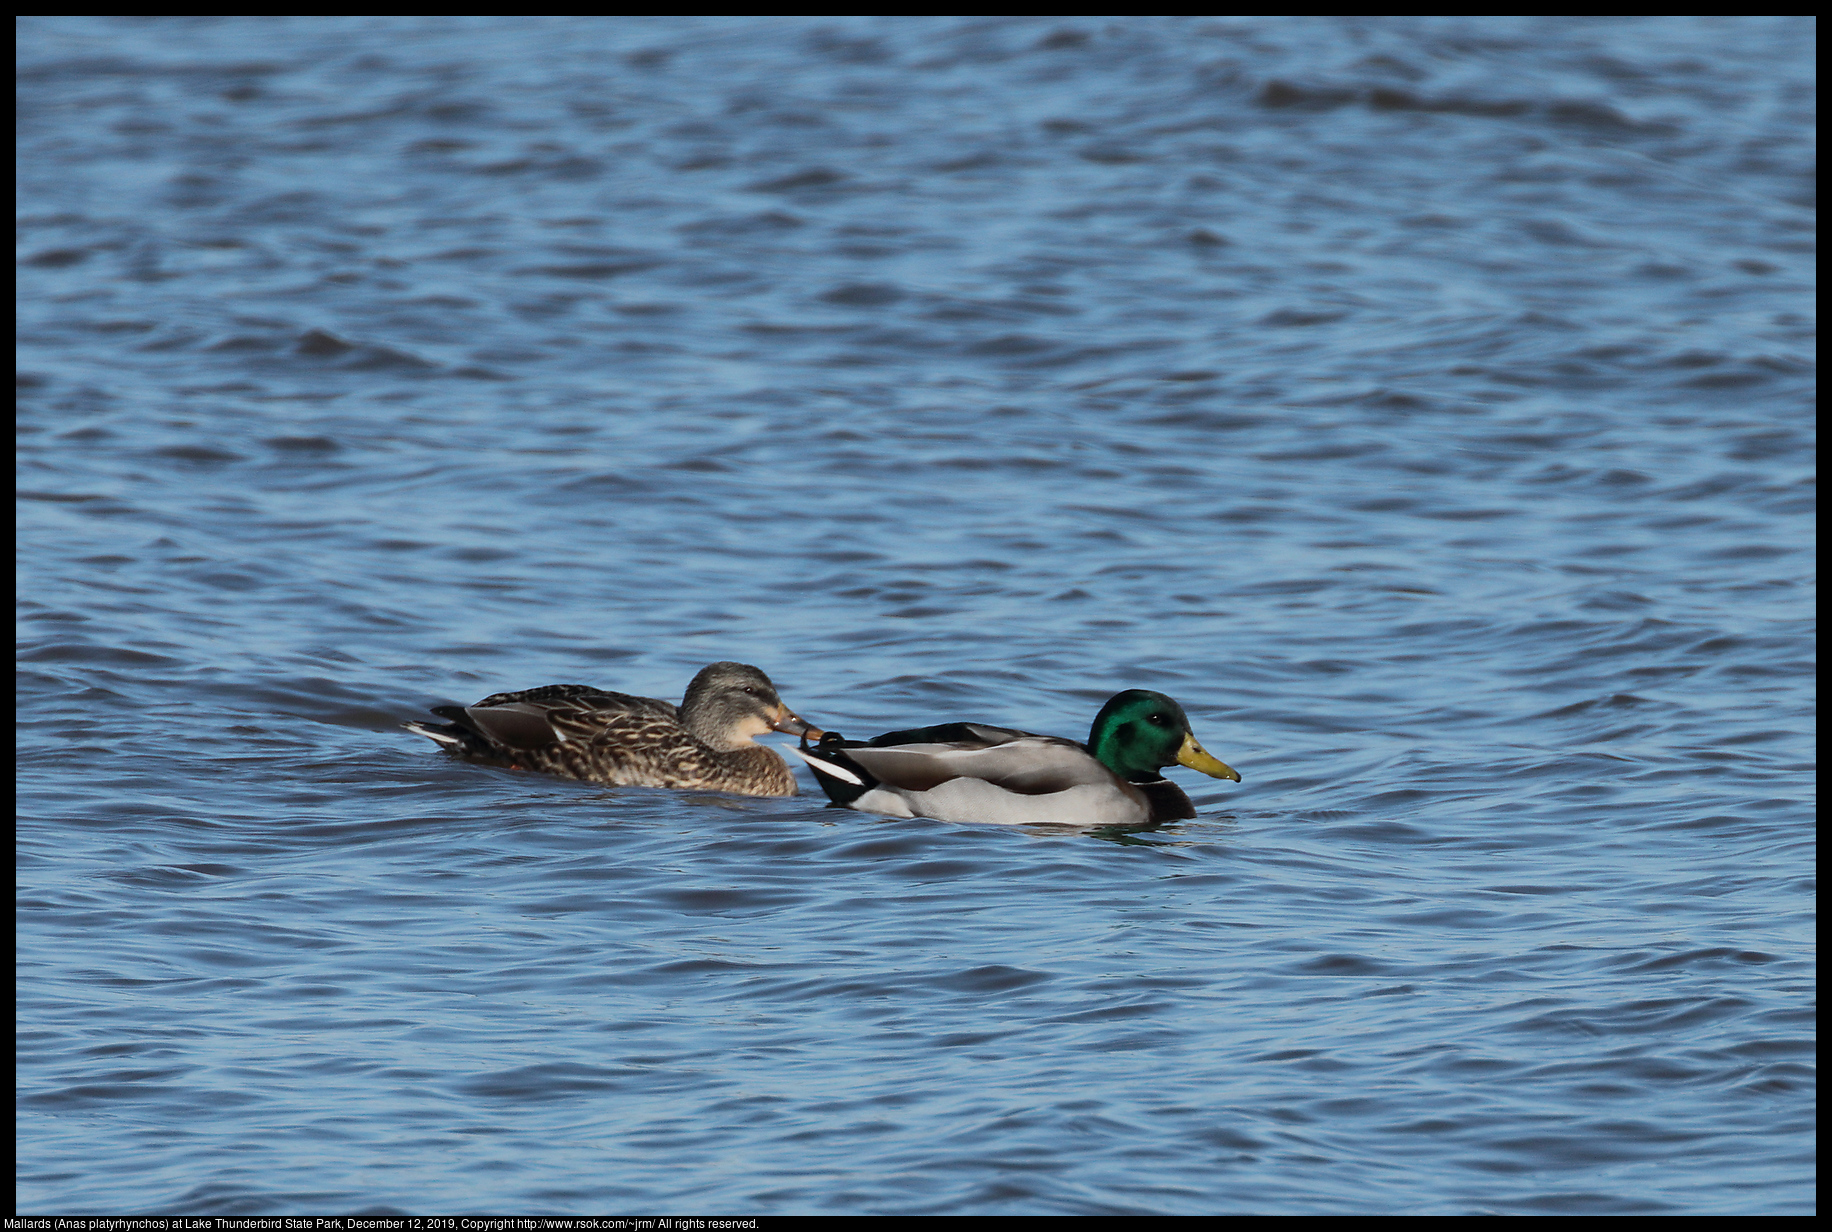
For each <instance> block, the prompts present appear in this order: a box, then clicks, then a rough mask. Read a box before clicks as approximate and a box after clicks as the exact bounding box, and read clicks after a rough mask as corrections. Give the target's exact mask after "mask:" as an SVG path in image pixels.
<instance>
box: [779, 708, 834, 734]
mask: <svg viewBox="0 0 1832 1232" xmlns="http://www.w3.org/2000/svg"><path fill="white" fill-rule="evenodd" d="M770 727H771V728H772V729H773V730H775V731H779V732H787V733H789V735H791V736H800V737H801V738H802V739H803V740H819V739H820V738H821V737H822V736H824V735H826V734H827V733H826V732H824V731H822V730H821V729H820V728H818V727H816V726H815V725H814V724H812V723H810V722H808V721H807V720H806V719H804V718H802V717H801V716H799V715H797V714H796V713H795V712H794V711H793V710H790V709H788V708H787V707H784V708H783V710H782V713H780V714H778V715H776V716H774V717H773V718H771V719H770Z"/></svg>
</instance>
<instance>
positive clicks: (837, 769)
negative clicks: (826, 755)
mask: <svg viewBox="0 0 1832 1232" xmlns="http://www.w3.org/2000/svg"><path fill="white" fill-rule="evenodd" d="M789 752H791V753H793V754H795V755H796V756H797V757H799V758H801V759H802V760H803V761H805V762H807V763H808V764H809V765H810V766H819V767H820V768H821V772H822V773H824V774H831V775H832V776H833V777H834V778H836V779H839V780H841V781H842V782H846V783H851V784H852V785H853V786H854V787H863V786H865V780H863V779H861V778H860V777H859V776H858V775H856V774H854V773H853V772H852V771H850V770H848V769H847V768H846V767H845V766H836V765H834V764H833V763H832V762H830V761H822V760H821V759H820V758H818V757H810V756H809V755H808V753H807V750H805V749H798V748H796V747H795V746H794V745H790V746H789Z"/></svg>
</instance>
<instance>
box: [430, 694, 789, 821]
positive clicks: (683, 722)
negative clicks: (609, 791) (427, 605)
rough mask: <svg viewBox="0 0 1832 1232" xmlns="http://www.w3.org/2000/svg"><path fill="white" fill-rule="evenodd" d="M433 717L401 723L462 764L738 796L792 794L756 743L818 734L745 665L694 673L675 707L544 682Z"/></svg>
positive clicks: (776, 764)
mask: <svg viewBox="0 0 1832 1232" xmlns="http://www.w3.org/2000/svg"><path fill="white" fill-rule="evenodd" d="M432 711H433V713H434V714H436V715H438V716H440V717H441V718H446V719H451V720H452V722H451V723H449V724H443V723H404V724H402V726H404V727H406V728H407V730H408V731H411V732H418V733H419V734H420V735H422V736H425V737H427V738H428V739H430V740H434V741H437V742H438V743H439V744H440V745H442V746H443V747H444V748H445V750H446V752H448V753H453V754H455V755H457V756H459V757H462V758H464V759H465V760H466V761H475V762H481V763H483V764H484V765H486V766H507V767H508V768H509V769H511V770H539V771H541V772H542V773H543V774H557V775H560V776H561V777H563V778H569V779H582V780H584V781H585V782H587V783H602V784H604V785H605V786H607V787H697V788H702V789H704V790H707V791H729V792H734V793H736V794H738V795H741V796H792V795H794V794H795V777H794V776H793V775H791V774H790V773H789V767H788V764H787V763H785V762H784V761H783V759H782V758H781V757H779V756H777V754H776V753H775V752H774V751H773V750H771V749H767V748H765V747H764V746H763V745H761V744H758V743H756V741H755V740H754V739H753V738H754V737H756V736H760V735H762V734H763V733H764V732H766V731H780V732H788V733H790V734H791V735H797V736H802V737H804V738H806V737H809V736H813V737H816V738H819V737H820V736H821V735H823V733H822V732H821V730H820V729H819V728H817V727H813V726H810V725H809V724H808V723H806V722H804V721H803V720H801V719H800V718H797V717H796V715H795V713H794V712H793V711H791V710H790V709H789V708H788V707H787V706H785V705H783V704H782V698H780V697H778V696H776V686H775V685H773V684H771V683H770V678H769V677H768V676H766V675H764V674H763V673H762V672H760V671H758V670H757V669H756V668H754V667H752V666H750V665H749V664H746V663H714V664H712V665H711V666H710V667H705V668H701V669H700V673H699V675H697V676H695V677H694V678H693V683H691V684H689V685H688V686H687V695H686V696H685V697H684V698H682V699H681V704H680V706H679V707H678V708H677V707H676V706H674V705H673V704H672V703H670V702H665V701H662V700H660V699H659V698H654V697H632V696H631V695H630V694H628V693H611V692H608V691H606V690H604V689H594V688H592V687H591V686H590V685H584V684H550V685H544V686H543V687H541V688H538V689H523V690H522V691H521V692H519V693H492V694H491V695H490V696H488V697H486V698H484V699H483V700H482V701H480V702H478V703H477V704H476V705H475V706H434V707H433V708H432Z"/></svg>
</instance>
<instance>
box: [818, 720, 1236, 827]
mask: <svg viewBox="0 0 1832 1232" xmlns="http://www.w3.org/2000/svg"><path fill="white" fill-rule="evenodd" d="M794 751H795V752H796V753H798V754H800V756H801V757H802V759H803V760H804V761H806V762H807V763H808V764H809V765H810V766H812V767H813V768H814V777H815V778H817V779H819V780H820V784H821V786H822V787H823V788H825V789H826V792H827V795H828V796H829V797H831V798H832V799H833V802H834V803H835V804H844V805H847V806H849V807H851V808H856V809H863V810H864V811H866V812H868V813H889V814H890V815H892V816H894V817H934V818H938V819H939V820H942V821H991V822H999V823H1002V824H1006V825H1015V824H1020V823H1023V822H1032V821H1054V822H1066V823H1069V824H1071V825H1084V826H1125V825H1144V824H1147V823H1149V822H1158V821H1173V820H1176V819H1177V818H1180V817H1194V816H1195V815H1196V809H1195V806H1194V805H1192V804H1191V803H1190V798H1189V797H1188V796H1186V795H1184V794H1183V789H1182V788H1180V787H1178V786H1177V785H1176V784H1175V783H1173V782H1171V781H1170V780H1169V779H1167V778H1165V777H1164V776H1163V775H1162V774H1159V773H1158V770H1159V767H1161V766H1167V765H1169V764H1170V763H1172V762H1176V763H1177V764H1178V765H1182V766H1188V767H1189V768H1190V769H1192V770H1200V771H1202V773H1204V774H1207V775H1211V776H1213V777H1215V778H1218V779H1233V780H1234V781H1235V782H1236V783H1238V782H1240V775H1239V774H1237V773H1235V771H1234V770H1233V769H1231V768H1230V767H1228V766H1225V765H1223V764H1222V763H1221V762H1219V761H1217V760H1215V758H1213V757H1211V756H1210V755H1209V754H1208V752H1207V751H1205V750H1204V749H1203V747H1202V745H1201V744H1199V743H1197V741H1196V737H1195V734H1194V733H1192V732H1191V731H1190V721H1189V717H1188V716H1187V715H1185V714H1184V713H1183V707H1181V706H1179V705H1178V704H1177V703H1176V702H1174V701H1172V700H1171V699H1170V698H1168V697H1166V696H1164V694H1162V693H1153V692H1151V691H1150V690H1148V689H1128V690H1126V691H1125V692H1124V693H1116V694H1115V695H1114V696H1113V697H1112V698H1111V699H1110V700H1109V701H1108V702H1107V704H1106V705H1105V706H1102V707H1101V708H1100V713H1099V714H1097V715H1095V716H1094V727H1093V730H1091V731H1090V732H1089V733H1088V743H1087V744H1085V745H1082V744H1077V743H1075V741H1073V740H1064V739H1062V738H1061V737H1059V736H1036V735H1032V734H1031V733H1030V732H1021V731H1013V730H1012V729H1010V728H1007V727H988V726H986V725H985V724H982V723H944V724H941V725H939V726H936V727H917V728H912V729H910V730H908V731H894V732H887V733H885V734H884V735H882V736H879V737H878V738H877V739H875V740H869V741H864V742H860V741H856V740H842V739H841V738H840V737H839V735H838V734H837V733H832V732H830V733H828V734H827V736H826V737H825V738H824V739H822V741H821V743H820V744H819V745H818V746H817V747H815V748H812V749H809V748H806V747H803V748H799V749H796V750H794Z"/></svg>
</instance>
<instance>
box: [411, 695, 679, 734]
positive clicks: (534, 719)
mask: <svg viewBox="0 0 1832 1232" xmlns="http://www.w3.org/2000/svg"><path fill="white" fill-rule="evenodd" d="M432 711H433V713H434V714H436V715H438V716H440V717H441V718H446V719H450V720H452V722H453V723H454V724H455V725H456V726H457V727H458V728H459V729H460V730H461V732H464V733H470V734H474V735H476V736H479V737H481V738H482V739H483V740H484V742H485V743H486V744H489V745H494V746H497V747H498V748H500V749H508V750H532V749H540V748H545V747H547V746H548V745H552V744H568V743H590V742H591V741H593V740H594V739H596V738H597V737H599V736H601V735H603V734H604V732H605V731H606V729H607V728H610V727H613V726H616V725H617V723H618V721H619V720H623V719H629V720H635V721H638V722H639V723H647V724H659V725H661V726H663V727H676V728H678V727H679V724H680V712H679V710H678V709H677V708H676V707H675V706H674V705H673V704H672V703H670V702H665V701H662V700H661V699H660V698H655V697H637V696H635V695H634V694H630V693H614V692H611V691H610V690H608V689H596V688H593V687H592V686H590V685H583V684H549V685H542V686H541V687H540V688H538V689H522V690H519V691H517V692H514V693H492V694H490V696H488V697H486V698H484V699H483V700H482V701H480V702H478V703H477V704H476V705H475V706H434V707H433V708H432ZM421 734H422V735H429V734H431V733H430V732H427V731H424V730H422V731H421ZM683 734H684V733H683Z"/></svg>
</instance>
